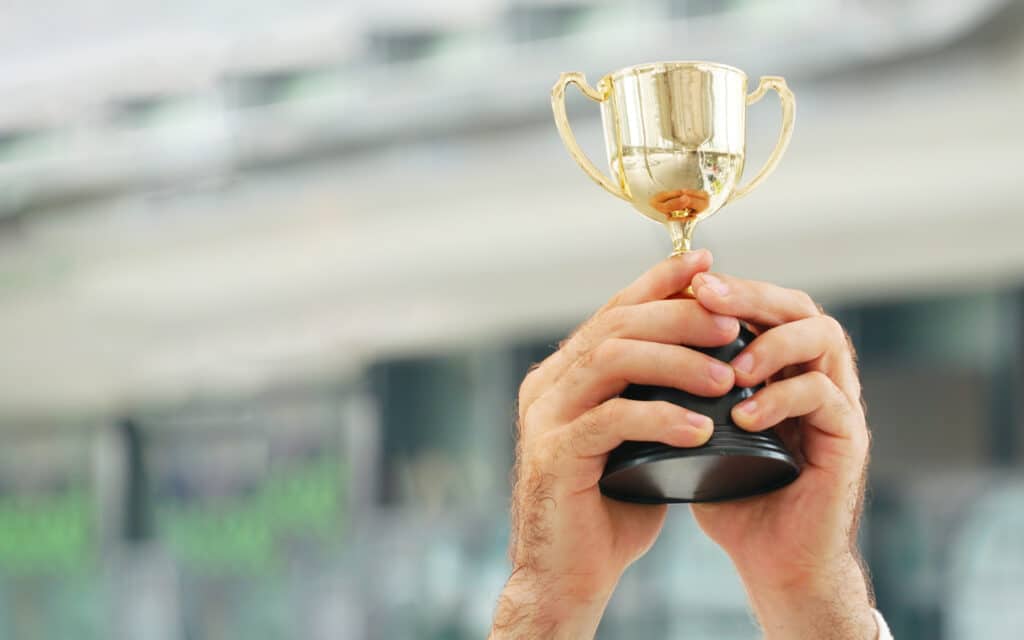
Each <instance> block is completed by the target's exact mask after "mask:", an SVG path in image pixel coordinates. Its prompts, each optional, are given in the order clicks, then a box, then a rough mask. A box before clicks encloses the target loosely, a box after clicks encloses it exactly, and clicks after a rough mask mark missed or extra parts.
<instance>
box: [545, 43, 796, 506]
mask: <svg viewBox="0 0 1024 640" xmlns="http://www.w3.org/2000/svg"><path fill="white" fill-rule="evenodd" d="M570 83H575V84H576V85H577V86H578V87H579V88H580V90H581V91H582V92H583V94H584V95H586V96H587V97H588V98H590V99H591V100H594V101H596V102H598V103H600V104H601V119H602V122H603V124H604V138H605V145H606V147H607V151H608V163H609V167H610V169H611V177H608V176H606V175H605V174H603V173H602V172H601V171H599V170H598V169H597V168H596V167H595V166H594V165H593V163H591V162H590V160H589V159H587V157H586V155H584V153H583V151H582V150H581V149H580V147H579V145H578V144H577V142H576V139H575V137H574V136H573V133H572V129H571V128H570V126H569V119H568V116H567V115H566V110H565V89H566V87H567V86H568V85H569V84H570ZM769 89H774V90H775V91H776V92H777V93H778V94H779V98H780V100H781V101H782V130H781V132H780V134H779V139H778V142H777V143H776V145H775V150H774V151H772V153H771V155H770V156H769V158H768V161H767V162H766V163H765V165H764V167H763V168H762V169H761V171H760V172H759V173H758V174H757V175H756V176H755V177H754V178H753V179H752V180H751V181H750V182H749V183H748V184H746V185H743V186H740V185H739V184H738V183H739V180H740V176H741V175H742V173H743V163H744V151H745V133H746V122H745V120H746V108H747V106H749V105H752V104H753V103H755V102H757V101H758V100H760V99H761V98H762V97H763V96H764V95H765V93H766V92H767V91H768V90H769ZM551 106H552V109H553V110H554V115H555V124H556V125H557V127H558V132H559V134H560V135H561V136H562V141H563V142H564V143H565V146H566V148H567V149H568V150H569V154H570V155H571V156H572V157H573V158H574V159H575V160H576V162H577V163H579V165H580V167H581V168H582V169H583V171H584V172H586V174H587V175H588V176H590V177H591V178H592V179H593V180H594V181H595V182H596V183H597V184H598V185H600V186H601V187H603V188H604V189H605V190H606V191H608V193H611V194H612V195H614V196H616V197H618V198H622V199H623V200H625V201H626V202H628V203H630V204H631V205H633V207H634V208H635V209H636V210H637V211H639V212H640V213H642V214H643V215H645V216H647V217H648V218H650V219H651V220H654V221H655V222H660V223H662V224H664V225H665V227H666V228H667V229H668V232H669V235H670V236H671V239H672V248H673V255H680V254H682V253H685V252H687V251H689V250H690V242H691V238H692V236H693V231H694V229H695V227H696V225H697V223H698V222H700V221H701V220H704V219H705V218H707V217H709V216H711V215H712V214H714V213H715V212H716V211H718V210H719V209H721V208H722V207H723V206H724V205H725V204H727V203H729V202H733V201H735V200H737V199H739V198H742V197H743V196H745V195H747V194H748V193H750V192H751V191H753V189H754V188H755V187H757V186H758V185H759V184H761V182H762V181H763V180H764V179H765V178H766V177H767V176H768V175H769V174H770V173H771V172H772V171H773V170H774V169H775V166H776V165H777V164H778V162H779V159H780V158H781V157H782V154H783V152H784V151H785V149H786V146H787V145H788V144H789V139H790V137H791V136H792V133H793V119H794V115H795V107H796V104H795V101H794V99H793V94H792V92H790V90H789V88H788V87H787V86H786V81H785V80H783V79H782V78H781V77H778V76H764V77H762V78H761V81H760V83H759V84H758V86H757V89H755V90H754V92H753V93H751V94H749V95H748V94H747V76H746V74H745V73H743V72H742V71H740V70H739V69H736V68H735V67H730V66H727V65H723V64H716V63H709V62H662V63H655V64H643V65H638V66H634V67H627V68H625V69H621V70H619V71H616V72H614V73H610V74H608V75H606V76H604V77H603V78H601V80H600V81H599V82H598V83H597V88H596V89H595V88H593V87H591V86H589V85H588V84H587V81H586V78H584V76H583V74H582V73H579V72H572V73H563V74H562V75H561V77H559V79H558V82H556V83H555V86H554V88H553V89H552V90H551ZM684 294H685V295H691V296H692V290H689V289H688V290H687V292H684ZM753 338H754V334H753V333H752V332H751V331H750V330H749V329H748V328H746V327H742V325H741V330H740V335H739V337H738V338H737V339H736V340H735V341H733V342H732V343H730V344H728V345H725V346H724V347H719V348H714V349H700V351H703V352H704V353H707V354H708V355H710V356H712V357H714V358H717V359H719V360H722V361H724V362H729V361H731V360H732V359H733V358H734V357H735V356H737V355H738V354H739V353H740V351H742V350H743V348H744V347H745V346H746V345H747V344H749V343H750V341H751V340H753ZM759 388H760V387H753V388H750V387H739V386H737V387H734V388H733V389H732V390H731V391H730V392H729V393H727V394H726V395H724V396H722V397H718V398H704V397H700V396H696V395H693V394H690V393H687V392H684V391H681V390H679V389H672V388H667V387H655V386H649V385H630V386H629V387H628V388H627V389H626V390H625V391H624V392H623V393H622V396H623V397H626V398H631V399H635V400H664V401H668V402H672V403H674V404H677V405H680V406H683V407H686V408H687V409H690V410H692V411H696V412H698V413H702V414H704V415H707V416H710V417H711V419H712V420H713V421H714V425H715V427H714V432H713V434H712V436H711V438H710V440H709V441H708V442H707V443H706V444H704V445H702V446H700V447H696V448H692V449H682V448H676V447H671V446H668V445H665V444H662V443H653V442H625V443H623V444H622V445H621V446H619V447H618V448H616V449H615V450H614V451H612V452H611V453H610V454H609V456H608V462H607V464H606V466H605V470H604V474H603V476H602V478H601V481H600V487H601V491H602V492H603V493H604V494H605V495H607V496H610V497H612V498H616V499H619V500H626V501H629V502H640V503H650V504H660V503H670V502H714V501H721V500H731V499H736V498H743V497H747V496H752V495H756V494H760V493H766V492H768V491H772V490H774V489H778V488H780V487H783V486H785V485H787V484H789V483H790V482H792V481H793V480H794V479H796V477H797V475H799V473H800V469H799V466H798V465H797V463H796V460H795V459H794V458H793V456H792V454H791V453H790V452H789V451H787V449H786V447H785V446H784V445H783V443H782V441H781V440H780V439H779V437H778V435H776V434H775V433H774V431H772V430H769V431H764V432H761V433H750V432H747V431H743V430H742V429H740V428H739V427H738V426H737V425H736V424H735V422H733V420H732V418H731V416H730V412H731V409H732V407H733V406H735V405H736V404H737V403H739V402H740V401H742V400H744V399H746V398H749V397H750V396H752V395H753V394H754V393H755V392H756V391H757V390H758V389H759Z"/></svg>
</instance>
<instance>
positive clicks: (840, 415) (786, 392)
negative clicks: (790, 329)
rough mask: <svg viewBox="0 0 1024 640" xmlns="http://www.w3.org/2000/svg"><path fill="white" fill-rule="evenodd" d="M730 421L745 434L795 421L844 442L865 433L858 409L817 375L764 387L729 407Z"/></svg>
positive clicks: (811, 372) (817, 373)
mask: <svg viewBox="0 0 1024 640" xmlns="http://www.w3.org/2000/svg"><path fill="white" fill-rule="evenodd" d="M732 417H733V420H735V421H736V424H737V425H739V426H740V427H742V428H743V429H746V430H747V431H764V430H765V429H769V428H771V427H773V426H775V425H777V424H779V423H780V422H782V421H783V420H785V419H787V418H797V417H802V418H803V420H804V423H805V424H809V425H811V426H813V427H815V428H816V429H818V430H819V431H821V432H824V433H827V434H829V435H832V436H835V437H837V438H842V439H846V440H850V439H853V438H854V436H856V435H857V434H858V433H859V432H861V431H865V430H866V427H865V425H864V415H863V413H861V411H860V408H859V407H858V406H855V405H854V403H852V402H850V399H849V398H847V397H846V394H844V393H843V392H842V391H841V390H840V389H839V387H837V386H836V385H835V384H834V383H833V382H832V380H831V379H830V378H829V377H828V376H827V375H825V374H824V373H822V372H820V371H809V372H807V373H804V374H801V375H799V376H796V377H793V378H787V379H785V380H781V381H779V382H775V383H772V384H770V385H768V386H766V387H764V388H763V389H761V390H760V391H758V392H757V393H755V394H754V395H753V397H751V398H749V399H747V400H744V401H743V402H741V403H739V404H738V405H736V406H735V407H733V409H732Z"/></svg>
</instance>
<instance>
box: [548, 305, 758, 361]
mask: <svg viewBox="0 0 1024 640" xmlns="http://www.w3.org/2000/svg"><path fill="white" fill-rule="evenodd" d="M739 330H740V323H739V321H738V320H736V318H730V317H728V316H720V315H716V314H713V313H711V312H710V311H708V310H707V309H705V308H704V307H702V306H701V305H700V303H698V302H697V301H696V300H693V299H689V298H681V299H670V300H655V301H653V302H646V303H644V304H634V305H629V306H625V307H615V308H614V309H609V310H608V311H606V312H604V313H603V314H601V315H600V316H598V317H596V318H594V320H593V322H591V323H589V324H588V325H587V326H586V327H583V328H582V329H581V330H580V331H579V332H578V333H577V335H575V336H574V337H573V338H572V339H571V340H570V341H569V342H567V343H566V344H565V346H564V347H563V349H562V351H563V352H564V354H565V357H566V359H567V360H569V361H570V362H572V361H575V360H576V359H578V358H580V357H582V356H583V355H584V354H585V353H586V352H587V351H589V350H590V349H592V348H593V346H594V345H599V344H601V343H602V342H604V341H605V340H608V339H610V338H629V339H632V340H646V341H648V342H661V343H664V344H676V345H678V344H685V345H688V346H696V347H720V346H722V345H724V344H728V343H730V342H732V341H733V340H735V339H736V336H737V335H738V334H739Z"/></svg>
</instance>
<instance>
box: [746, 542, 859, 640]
mask: <svg viewBox="0 0 1024 640" xmlns="http://www.w3.org/2000/svg"><path fill="white" fill-rule="evenodd" d="M743 582H744V586H745V587H746V589H747V593H748V595H749V597H750V603H751V606H752V607H753V609H754V614H755V615H756V616H757V619H758V622H759V623H760V625H761V627H762V630H763V632H764V637H765V638H766V640H790V639H801V638H820V639H821V640H827V639H831V638H836V639H842V640H854V639H856V640H875V639H876V638H877V637H878V624H877V622H876V620H875V617H874V614H873V613H872V609H873V603H872V598H871V592H870V589H869V587H868V583H867V580H866V578H865V574H864V571H863V569H862V568H861V565H860V563H859V562H858V561H857V559H856V558H855V557H854V556H853V555H852V554H847V555H845V556H843V557H842V558H839V559H837V560H836V561H835V562H833V563H829V565H828V566H822V567H820V568H818V569H816V570H814V571H810V572H807V573H805V574H803V575H802V577H801V578H800V579H798V580H792V581H787V582H772V581H769V582H762V581H757V580H753V579H748V578H747V577H745V576H744V579H743Z"/></svg>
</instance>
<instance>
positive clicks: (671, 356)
mask: <svg viewBox="0 0 1024 640" xmlns="http://www.w3.org/2000/svg"><path fill="white" fill-rule="evenodd" d="M733 381H734V376H733V371H732V367H730V366H729V365H727V364H725V363H723V362H720V361H718V360H715V359H714V358H712V357H710V356H708V355H705V354H703V353H700V352H698V351H694V350H693V349H689V348H687V347H681V346H678V345H669V344H659V343H656V342H645V341H642V340H629V339H626V338H612V339H610V340H605V341H604V342H602V343H601V344H600V345H598V346H597V347H596V348H594V349H593V350H591V351H589V352H588V353H586V354H585V355H584V356H583V357H582V358H580V359H579V360H577V361H576V362H575V363H574V364H573V366H571V367H570V368H569V369H567V370H566V372H565V373H564V374H563V375H562V376H561V377H559V378H558V379H557V380H556V381H555V382H554V384H552V385H551V386H550V387H549V389H548V391H547V392H545V393H544V394H543V395H542V396H541V397H540V399H538V400H537V402H536V403H535V405H534V406H531V407H530V408H529V410H528V411H529V412H532V411H534V410H535V407H536V405H541V407H540V409H538V410H540V411H542V412H543V414H542V415H544V416H545V417H544V418H543V419H541V420H540V422H541V423H546V424H550V421H552V420H553V421H555V422H567V421H570V420H573V419H575V418H576V417H577V416H579V415H580V414H581V413H583V412H584V411H587V410H588V409H590V408H592V407H596V406H597V405H599V404H600V403H602V402H604V401H605V400H608V399H609V398H611V397H612V396H615V395H618V394H619V393H621V392H622V391H623V390H624V389H625V388H626V386H628V385H629V384H630V383H633V384H649V385H657V386H663V387H674V388H677V389H682V390H684V391H688V392H690V393H693V394H696V395H699V396H705V397H714V396H720V395H723V394H725V393H726V392H727V391H728V390H729V389H731V388H732V386H733ZM531 422H532V421H531Z"/></svg>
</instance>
